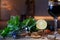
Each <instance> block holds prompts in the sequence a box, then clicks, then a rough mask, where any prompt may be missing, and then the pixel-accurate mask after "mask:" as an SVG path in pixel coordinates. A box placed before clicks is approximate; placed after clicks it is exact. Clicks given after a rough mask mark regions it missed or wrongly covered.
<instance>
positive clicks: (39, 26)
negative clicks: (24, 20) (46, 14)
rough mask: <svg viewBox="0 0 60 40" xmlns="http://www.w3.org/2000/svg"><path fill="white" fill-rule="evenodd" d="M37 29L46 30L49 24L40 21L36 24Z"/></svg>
mask: <svg viewBox="0 0 60 40" xmlns="http://www.w3.org/2000/svg"><path fill="white" fill-rule="evenodd" d="M36 27H37V28H38V29H45V28H46V27H47V22H46V21H45V20H43V19H40V20H38V21H37V22H36Z"/></svg>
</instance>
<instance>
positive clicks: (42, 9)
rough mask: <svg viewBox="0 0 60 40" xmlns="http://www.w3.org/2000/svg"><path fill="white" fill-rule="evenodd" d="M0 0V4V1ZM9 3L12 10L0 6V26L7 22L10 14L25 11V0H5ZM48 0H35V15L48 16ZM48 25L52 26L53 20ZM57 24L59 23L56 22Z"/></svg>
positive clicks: (2, 26) (20, 13) (23, 12)
mask: <svg viewBox="0 0 60 40" xmlns="http://www.w3.org/2000/svg"><path fill="white" fill-rule="evenodd" d="M2 1H3V0H1V1H0V5H1V2H2ZM7 1H8V2H9V3H10V4H11V7H12V8H13V9H12V10H8V9H6V8H1V6H0V20H1V21H0V28H4V27H5V26H6V24H7V21H5V20H9V18H10V16H11V15H19V16H20V15H22V14H25V13H26V5H25V1H26V0H7ZM47 9H48V0H35V16H50V15H49V14H48V10H47ZM49 24H50V25H52V26H53V24H54V22H53V21H51V22H49ZM58 26H59V23H58Z"/></svg>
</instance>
